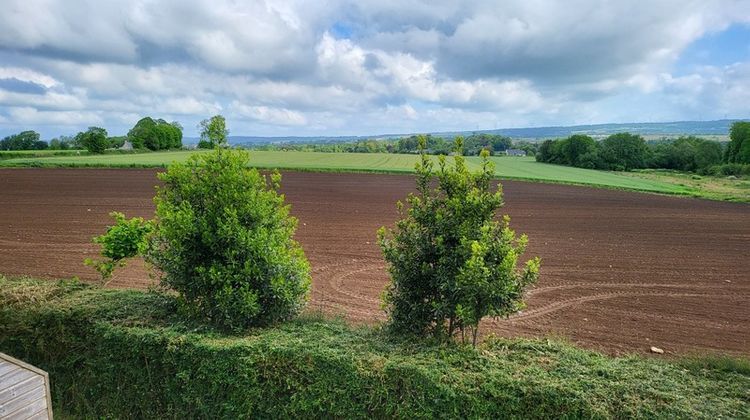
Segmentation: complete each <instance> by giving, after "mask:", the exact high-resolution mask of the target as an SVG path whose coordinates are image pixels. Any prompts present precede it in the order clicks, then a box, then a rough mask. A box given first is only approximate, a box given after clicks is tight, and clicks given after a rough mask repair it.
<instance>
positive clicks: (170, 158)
mask: <svg viewBox="0 0 750 420" xmlns="http://www.w3.org/2000/svg"><path fill="white" fill-rule="evenodd" d="M193 153H201V152H194V151H179V152H157V153H143V154H121V155H119V154H110V155H80V156H51V157H21V158H13V159H4V160H0V166H6V167H8V166H13V167H161V166H167V165H169V164H170V163H172V162H183V161H185V160H186V159H187V158H188V156H190V155H191V154H193ZM417 159H418V157H417V156H416V155H400V154H385V153H316V152H278V151H274V152H267V151H252V152H251V162H252V165H253V166H255V167H258V168H279V169H295V170H308V171H340V172H397V173H408V172H412V171H413V170H414V163H415V162H416V161H417ZM467 160H468V163H469V166H470V167H472V168H477V167H478V166H479V158H478V157H469V158H468V159H467ZM492 160H493V161H494V162H495V173H496V174H497V176H498V177H499V178H507V179H525V180H532V181H543V182H556V183H568V184H583V185H593V186H601V187H607V188H618V189H629V190H638V191H650V192H658V193H666V194H687V195H693V194H695V191H694V190H692V189H689V188H686V187H683V186H679V185H673V184H669V183H666V182H660V181H657V180H651V179H640V178H633V177H628V176H623V175H621V174H617V173H613V172H605V171H595V170H590V169H580V168H573V167H567V166H558V165H550V164H544V163H538V162H536V161H535V160H534V158H532V157H493V158H492Z"/></svg>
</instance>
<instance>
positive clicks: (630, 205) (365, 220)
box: [0, 169, 750, 355]
mask: <svg viewBox="0 0 750 420" xmlns="http://www.w3.org/2000/svg"><path fill="white" fill-rule="evenodd" d="M155 172H156V171H155V170H123V169H120V170H115V169H112V170H99V169H96V170H94V169H80V170H73V169H6V170H0V273H4V274H7V275H30V276H37V277H45V278H65V277H72V276H78V277H80V278H82V279H87V280H94V279H96V274H95V272H94V271H93V270H92V269H90V268H88V267H85V266H83V264H82V261H83V259H84V258H85V257H94V256H95V255H96V251H97V247H96V246H95V245H93V244H92V243H91V238H92V237H93V236H95V235H97V234H101V233H102V232H103V231H104V229H105V226H106V225H107V224H108V223H110V220H111V219H110V218H109V217H108V213H109V212H110V211H113V210H118V211H122V212H124V213H125V214H126V215H127V216H129V217H131V216H144V217H151V216H152V215H153V204H152V201H151V197H152V196H153V193H154V185H155V184H156V182H157V181H156V178H155V175H154V174H155ZM503 184H504V189H505V199H506V202H507V204H506V206H505V207H504V209H503V213H507V214H509V215H510V216H511V218H512V222H511V225H512V226H513V227H514V228H515V229H516V231H517V232H519V233H527V234H528V235H529V238H530V244H529V248H528V252H527V256H532V255H539V256H541V257H542V275H541V279H540V281H539V283H538V285H537V286H536V287H535V288H534V289H533V290H531V292H530V293H529V296H528V300H527V302H528V308H527V309H526V310H525V311H524V312H523V313H521V314H519V315H517V316H514V317H512V318H510V319H508V320H495V321H490V322H487V323H486V324H485V326H484V330H485V331H488V332H493V333H495V334H498V335H502V336H518V335H521V336H547V335H552V336H558V337H567V338H569V339H570V340H571V341H573V342H575V343H578V344H582V345H584V346H587V347H590V348H595V349H600V350H604V351H606V352H610V353H623V352H647V351H648V349H649V347H650V346H652V345H653V346H657V347H661V348H663V349H664V350H665V351H666V352H667V353H687V352H695V351H722V352H727V353H733V354H744V355H749V354H750V305H749V304H748V303H749V302H750V206H749V205H746V204H734V203H722V202H712V201H702V200H695V199H686V198H678V197H666V196H658V195H649V194H640V193H630V192H622V191H612V190H601V189H593V188H584V187H574V186H563V185H550V184H537V183H527V182H513V181H506V182H504V183H503ZM283 185H284V187H283V190H284V192H285V193H286V195H287V199H288V201H289V202H290V203H291V205H292V212H293V213H294V214H295V215H296V216H297V217H298V218H299V221H300V223H299V229H298V232H297V238H298V240H299V241H300V242H301V243H302V245H303V247H304V249H305V252H306V253H307V256H308V258H309V259H310V262H311V265H312V270H313V298H312V302H311V304H310V307H311V308H312V309H318V308H320V309H323V310H325V311H327V312H334V313H341V314H344V315H346V316H347V317H348V318H349V319H351V320H353V321H358V322H372V321H378V320H382V319H384V314H383V312H382V311H381V309H380V307H379V295H380V293H381V291H382V289H383V287H384V285H385V283H386V281H387V275H386V272H385V269H384V262H383V260H382V258H381V256H380V250H379V248H378V246H377V245H376V243H375V232H376V230H377V229H378V228H379V227H380V226H382V225H392V223H393V222H394V221H395V219H396V217H397V213H396V210H395V202H396V201H397V200H399V199H403V198H404V197H405V196H406V194H407V193H408V192H410V191H412V188H413V185H414V181H413V178H412V177H410V176H396V175H365V174H316V173H285V174H284V178H283ZM150 283H151V280H149V278H148V275H147V274H146V271H145V269H144V266H143V263H142V262H140V263H139V262H136V263H133V264H131V265H130V266H128V267H127V268H125V269H122V270H120V271H118V272H116V273H115V279H114V281H113V286H116V287H133V286H135V287H145V286H147V285H148V284H150Z"/></svg>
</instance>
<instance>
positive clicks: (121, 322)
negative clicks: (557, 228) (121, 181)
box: [0, 276, 750, 419]
mask: <svg viewBox="0 0 750 420" xmlns="http://www.w3.org/2000/svg"><path fill="white" fill-rule="evenodd" d="M174 306H175V302H174V298H173V297H170V296H168V295H162V294H157V293H149V292H143V291H127V290H105V289H100V288H92V287H87V286H82V285H81V284H78V283H70V282H68V283H57V284H56V283H54V282H42V281H32V280H23V281H19V280H7V279H4V278H3V277H1V276H0V351H2V352H5V353H8V354H10V355H12V356H14V357H18V358H20V359H22V360H25V361H27V362H30V363H32V364H34V365H37V366H39V367H41V368H42V369H45V370H47V371H48V372H49V374H50V378H51V384H52V395H53V404H54V407H55V409H56V410H57V411H58V414H60V413H61V412H62V413H63V414H67V415H69V416H71V417H74V418H163V419H169V418H180V419H182V418H249V417H252V418H373V417H374V418H410V419H411V418H696V419H697V418H747V417H748V416H750V395H748V391H747V390H748V389H750V367H748V364H747V363H745V364H741V363H737V362H731V359H716V360H714V359H704V360H700V361H691V362H690V363H684V364H681V363H678V362H664V361H659V360H649V359H645V358H640V357H623V358H613V357H608V356H603V355H601V354H598V353H595V352H589V351H583V350H580V349H576V348H574V347H572V346H570V345H567V344H562V343H559V342H547V341H534V340H500V339H490V340H487V341H486V342H485V344H484V345H482V346H481V347H480V348H479V349H477V350H473V349H471V348H470V347H466V346H457V345H443V346H440V345H432V344H429V343H425V342H419V341H412V342H402V341H390V340H389V339H388V338H387V336H385V335H384V334H382V333H381V332H379V331H377V330H374V329H371V328H359V329H353V328H352V327H349V326H347V325H346V324H345V323H343V322H338V321H330V320H324V319H321V318H311V317H307V319H300V320H296V321H293V322H290V323H285V324H283V325H281V326H279V327H277V328H266V329H257V330H252V331H250V332H248V333H246V334H243V335H230V334H224V333H221V332H217V331H215V330H213V329H211V328H210V327H208V326H206V325H201V324H189V323H185V322H183V321H181V320H180V319H179V318H176V317H175V315H173V311H174Z"/></svg>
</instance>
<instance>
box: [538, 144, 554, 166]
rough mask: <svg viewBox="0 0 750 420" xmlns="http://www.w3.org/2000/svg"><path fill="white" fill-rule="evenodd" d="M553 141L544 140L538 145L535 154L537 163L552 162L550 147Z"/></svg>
mask: <svg viewBox="0 0 750 420" xmlns="http://www.w3.org/2000/svg"><path fill="white" fill-rule="evenodd" d="M554 142H555V141H554V140H545V141H543V142H542V144H541V145H539V150H538V151H537V152H536V160H537V162H544V163H551V162H552V157H553V156H552V145H553V144H554Z"/></svg>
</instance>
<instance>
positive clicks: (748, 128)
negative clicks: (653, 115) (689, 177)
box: [536, 122, 750, 175]
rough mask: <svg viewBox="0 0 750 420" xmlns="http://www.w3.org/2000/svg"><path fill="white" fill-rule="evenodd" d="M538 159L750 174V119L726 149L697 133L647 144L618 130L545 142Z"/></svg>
mask: <svg viewBox="0 0 750 420" xmlns="http://www.w3.org/2000/svg"><path fill="white" fill-rule="evenodd" d="M536 160H537V161H538V162H545V163H554V164H558V165H568V166H576V167H579V168H588V169H602V170H614V171H630V170H633V169H644V168H658V169H673V170H678V171H685V172H697V173H701V174H706V175H740V174H750V122H736V123H734V124H733V125H732V128H731V130H730V142H729V143H728V144H727V145H726V147H725V146H724V144H722V143H720V142H717V141H712V140H707V139H704V138H700V137H695V136H684V137H679V138H677V139H671V140H666V139H665V140H658V141H652V142H646V141H645V140H644V138H643V137H641V136H639V135H636V134H631V133H617V134H613V135H611V136H609V137H607V138H605V139H604V140H601V141H596V140H594V139H593V138H592V137H590V136H587V135H583V134H575V135H572V136H570V137H568V138H565V139H557V140H545V141H544V142H542V143H541V144H540V145H539V150H538V151H537V153H536Z"/></svg>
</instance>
